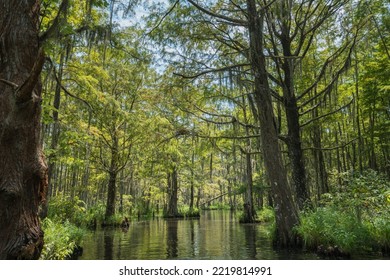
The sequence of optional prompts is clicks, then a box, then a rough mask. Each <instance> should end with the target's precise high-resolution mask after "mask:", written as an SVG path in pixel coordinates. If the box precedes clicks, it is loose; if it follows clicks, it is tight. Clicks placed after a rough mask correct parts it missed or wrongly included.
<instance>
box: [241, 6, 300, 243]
mask: <svg viewBox="0 0 390 280" xmlns="http://www.w3.org/2000/svg"><path fill="white" fill-rule="evenodd" d="M247 11H248V29H249V40H250V52H251V53H250V58H251V61H250V62H251V66H252V71H253V74H254V77H255V83H254V87H255V89H254V97H255V102H256V106H257V108H258V112H259V113H258V116H259V124H260V128H261V140H262V150H263V154H264V162H265V168H266V172H267V175H268V179H269V182H270V184H271V191H272V198H273V202H274V208H275V214H276V236H275V243H276V245H277V246H280V247H289V246H294V245H296V238H295V237H296V236H295V234H294V231H293V228H294V226H296V225H297V224H298V223H299V220H298V213H297V209H296V207H295V204H294V201H293V197H292V194H291V189H290V187H289V184H288V181H287V174H286V170H285V168H284V165H283V162H282V155H281V151H280V148H279V143H278V133H277V127H276V125H275V118H274V112H273V107H272V100H271V92H270V87H269V84H268V75H267V72H266V69H265V56H264V53H263V51H264V47H263V21H264V14H262V12H261V11H260V12H258V11H257V8H256V1H255V0H247Z"/></svg>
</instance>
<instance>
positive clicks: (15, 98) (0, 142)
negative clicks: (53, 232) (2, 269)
mask: <svg viewBox="0 0 390 280" xmlns="http://www.w3.org/2000/svg"><path fill="white" fill-rule="evenodd" d="M39 3H40V1H36V0H30V1H16V0H6V1H5V0H0V26H1V28H0V38H1V39H0V205H1V206H0V207H1V209H0V259H38V258H39V255H40V253H41V250H42V247H43V232H42V230H41V227H40V223H39V219H38V207H39V205H40V203H41V202H43V201H44V200H45V197H46V189H47V166H46V162H45V158H44V156H43V153H42V149H41V141H40V132H41V123H40V115H41V83H40V79H39V76H40V72H41V70H42V66H43V62H44V55H43V53H42V52H41V51H40V45H39V39H38V32H39Z"/></svg>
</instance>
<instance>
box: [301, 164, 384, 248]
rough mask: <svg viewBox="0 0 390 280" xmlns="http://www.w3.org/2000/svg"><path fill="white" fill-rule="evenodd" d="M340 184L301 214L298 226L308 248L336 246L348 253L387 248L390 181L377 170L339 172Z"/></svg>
mask: <svg viewBox="0 0 390 280" xmlns="http://www.w3.org/2000/svg"><path fill="white" fill-rule="evenodd" d="M339 176H340V177H339V178H337V180H336V181H339V180H341V181H342V184H341V185H339V186H338V187H337V188H336V187H334V188H335V191H334V192H332V193H327V194H324V195H323V198H322V200H321V203H320V206H319V207H318V208H316V209H314V210H308V211H306V212H304V213H302V215H301V224H300V226H299V227H298V228H297V231H298V233H299V234H300V235H301V237H302V238H303V240H304V242H305V244H306V246H307V247H309V248H316V247H317V246H319V245H324V246H335V245H337V246H339V247H340V248H341V249H342V250H344V251H346V252H350V253H357V252H364V251H371V250H374V251H380V250H382V251H385V252H388V251H389V248H390V247H389V237H390V219H389V217H390V207H389V206H390V200H389V194H390V183H389V182H388V180H386V179H385V178H384V177H382V176H380V175H379V174H378V173H377V172H374V171H366V172H365V173H364V175H355V174H353V173H346V174H340V175H339Z"/></svg>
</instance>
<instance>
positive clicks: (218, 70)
mask: <svg viewBox="0 0 390 280" xmlns="http://www.w3.org/2000/svg"><path fill="white" fill-rule="evenodd" d="M249 65H250V64H249V63H241V64H235V65H230V66H225V67H222V68H214V69H210V70H205V71H202V72H199V73H197V74H195V75H192V76H189V75H185V74H181V73H173V74H174V75H177V76H179V77H182V78H185V79H197V78H199V77H200V76H203V75H206V74H209V73H217V72H223V71H226V70H230V69H234V68H239V67H243V66H249Z"/></svg>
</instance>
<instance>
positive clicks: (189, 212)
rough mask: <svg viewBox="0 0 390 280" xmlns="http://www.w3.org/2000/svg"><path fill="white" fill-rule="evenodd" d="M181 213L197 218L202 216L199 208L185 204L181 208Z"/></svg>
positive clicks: (187, 216)
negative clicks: (191, 207)
mask: <svg viewBox="0 0 390 280" xmlns="http://www.w3.org/2000/svg"><path fill="white" fill-rule="evenodd" d="M179 213H180V215H183V217H185V218H197V217H200V212H199V209H198V208H193V209H192V210H191V209H190V207H188V206H183V207H180V208H179Z"/></svg>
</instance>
